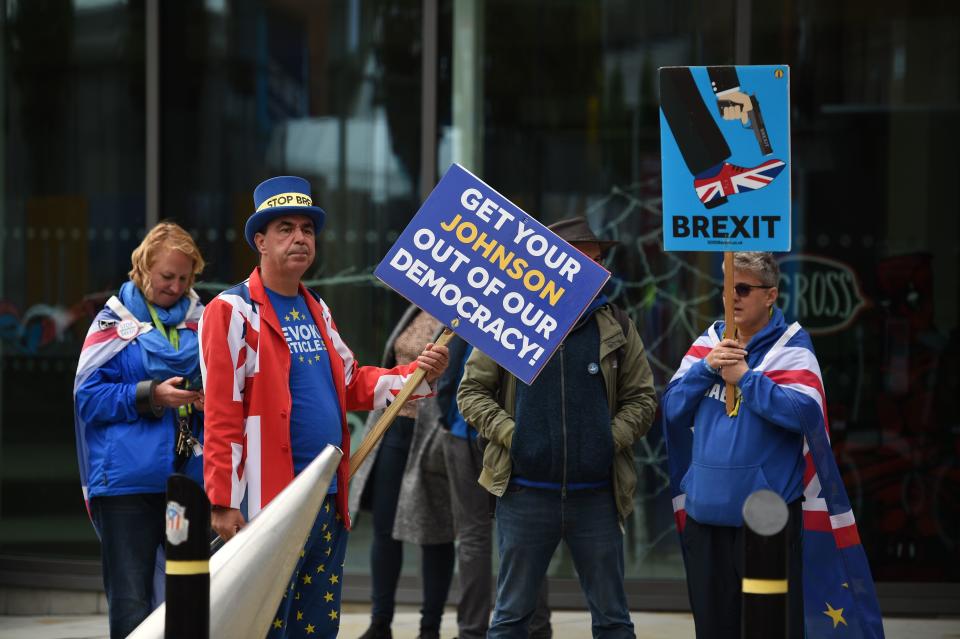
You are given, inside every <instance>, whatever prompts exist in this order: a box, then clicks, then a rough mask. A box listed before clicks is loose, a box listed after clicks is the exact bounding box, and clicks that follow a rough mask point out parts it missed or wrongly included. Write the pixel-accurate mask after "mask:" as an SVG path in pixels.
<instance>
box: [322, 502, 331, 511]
mask: <svg viewBox="0 0 960 639" xmlns="http://www.w3.org/2000/svg"><path fill="white" fill-rule="evenodd" d="M323 512H325V513H328V512H330V502H329V501H328V502H327V503H325V504H324V505H323Z"/></svg>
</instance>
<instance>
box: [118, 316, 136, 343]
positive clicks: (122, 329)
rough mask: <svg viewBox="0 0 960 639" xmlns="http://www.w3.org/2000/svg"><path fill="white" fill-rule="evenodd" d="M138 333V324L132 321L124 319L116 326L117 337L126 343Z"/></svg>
mask: <svg viewBox="0 0 960 639" xmlns="http://www.w3.org/2000/svg"><path fill="white" fill-rule="evenodd" d="M139 333H140V323H139V322H135V321H134V320H130V319H125V320H123V321H122V322H120V323H119V324H117V337H119V338H120V339H125V340H127V341H130V340H132V339H133V338H134V337H136V336H137V335H138V334H139Z"/></svg>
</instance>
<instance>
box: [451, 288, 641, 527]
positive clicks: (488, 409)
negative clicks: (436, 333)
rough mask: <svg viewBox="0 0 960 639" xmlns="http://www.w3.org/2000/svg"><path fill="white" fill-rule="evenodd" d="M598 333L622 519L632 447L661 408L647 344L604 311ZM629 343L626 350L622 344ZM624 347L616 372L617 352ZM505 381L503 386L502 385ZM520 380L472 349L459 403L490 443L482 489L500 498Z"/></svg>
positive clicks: (631, 476)
mask: <svg viewBox="0 0 960 639" xmlns="http://www.w3.org/2000/svg"><path fill="white" fill-rule="evenodd" d="M594 317H595V318H596V321H597V325H598V326H599V329H600V370H601V371H602V373H603V381H604V383H605V385H606V389H607V403H608V405H609V406H610V407H611V410H610V413H611V414H612V415H613V419H612V420H611V424H610V428H611V430H612V431H613V442H614V449H615V451H616V452H615V454H614V460H613V490H614V495H615V497H616V502H617V511H618V512H619V513H620V518H621V519H625V518H626V517H627V515H629V514H630V513H631V512H632V511H633V494H634V492H635V491H636V487H637V472H636V469H635V468H634V463H633V444H634V442H636V441H637V439H639V438H640V437H643V436H644V435H646V434H647V431H648V430H650V424H651V423H652V422H653V415H654V413H655V412H656V409H657V400H656V394H655V392H654V388H653V372H652V371H651V370H650V364H649V363H648V362H647V356H646V354H645V353H644V349H643V341H642V340H641V339H640V334H639V333H637V329H636V327H635V326H634V325H633V323H632V322H630V323H629V326H628V334H627V335H624V334H623V330H622V329H621V328H620V324H619V323H618V322H617V319H616V317H615V316H614V314H613V311H612V310H610V308H609V307H608V306H604V307H601V308H600V309H599V310H597V311H596V313H595V314H594ZM624 345H625V346H624ZM621 346H624V351H623V355H622V357H621V358H620V360H621V363H620V364H619V368H620V370H617V369H618V361H617V360H618V358H617V349H618V348H620V347H621ZM501 380H503V381H502V383H503V388H500V386H501ZM516 388H517V378H516V377H514V376H513V375H510V374H509V373H505V372H504V373H501V371H500V367H499V365H498V364H497V363H496V362H495V361H493V360H492V359H490V358H489V357H487V356H486V355H484V354H483V353H482V352H480V351H479V350H478V349H474V350H473V352H472V353H471V354H470V357H469V359H468V360H467V364H466V367H465V370H464V374H463V379H462V380H461V382H460V389H459V390H458V391H457V404H458V406H459V408H460V413H461V414H462V415H463V417H464V419H465V420H466V421H467V423H469V424H470V425H471V426H473V427H474V428H476V429H477V432H478V433H480V436H481V437H483V438H485V439H487V440H489V443H488V444H487V446H486V448H485V449H484V451H483V470H482V471H481V473H480V480H479V481H480V485H481V486H483V487H484V488H486V489H487V490H488V491H490V492H491V493H493V494H494V495H496V496H497V497H500V496H502V495H503V493H504V491H505V490H506V489H507V484H509V483H510V473H511V469H512V464H511V461H510V444H511V442H512V441H513V430H514V427H515V425H514V421H513V411H514V405H515V401H514V400H515V397H516Z"/></svg>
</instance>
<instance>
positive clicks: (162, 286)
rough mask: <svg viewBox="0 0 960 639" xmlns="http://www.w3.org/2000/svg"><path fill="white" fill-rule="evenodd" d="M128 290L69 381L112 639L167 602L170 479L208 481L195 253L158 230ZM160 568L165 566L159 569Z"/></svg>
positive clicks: (139, 256) (199, 262)
mask: <svg viewBox="0 0 960 639" xmlns="http://www.w3.org/2000/svg"><path fill="white" fill-rule="evenodd" d="M131 262H132V265H133V268H132V269H131V270H130V273H129V275H130V281H128V282H126V283H125V284H124V285H123V286H121V287H120V292H119V294H118V295H117V296H115V297H111V298H110V300H108V301H107V304H106V306H105V307H104V309H103V310H102V311H101V312H100V313H99V314H98V315H97V317H96V319H94V322H93V325H92V326H91V327H90V330H89V331H88V333H87V337H86V340H85V341H84V344H83V350H82V352H81V355H80V361H79V364H78V367H77V377H76V380H75V382H74V409H75V416H76V429H77V452H78V458H79V465H80V475H81V483H82V485H83V493H84V499H85V500H86V502H87V508H88V512H89V513H90V517H91V519H92V520H93V524H94V527H95V528H96V530H97V534H98V535H99V536H100V542H101V546H102V561H103V583H104V588H105V590H106V594H107V601H108V603H109V620H110V636H111V637H112V638H114V639H116V638H119V637H126V636H127V635H128V634H129V633H130V632H132V631H133V630H134V629H135V628H136V627H137V626H138V625H139V624H140V622H141V621H143V620H144V619H145V618H146V617H147V615H149V614H150V612H151V610H152V609H153V608H154V607H155V605H157V604H159V602H160V601H162V600H163V592H162V580H157V582H158V583H157V586H158V587H157V588H155V586H154V581H155V580H154V572H155V566H157V565H158V562H157V556H158V554H157V553H158V550H159V551H162V549H163V540H164V531H165V518H164V511H165V507H166V500H165V497H164V493H165V492H166V483H167V478H168V477H169V476H170V474H171V473H173V472H183V473H186V474H188V475H190V476H191V477H193V478H194V479H195V480H197V481H198V482H200V481H202V476H203V473H202V460H203V457H202V448H201V444H200V439H201V436H200V430H201V425H200V424H201V416H200V415H199V414H198V411H199V410H201V409H202V407H203V391H202V389H201V388H200V381H199V380H200V359H199V350H198V346H197V322H198V321H199V319H200V315H201V313H202V310H203V308H202V305H201V304H200V302H199V299H198V297H197V295H196V293H195V292H194V291H193V289H192V288H191V287H192V286H193V281H194V278H195V277H196V276H197V275H198V274H199V273H200V272H201V271H202V270H203V267H204V261H203V257H202V256H201V255H200V250H199V249H198V248H197V245H196V243H194V241H193V239H192V238H191V237H190V235H189V234H188V233H187V232H186V231H184V230H183V229H182V228H181V227H180V226H178V225H176V224H173V223H168V222H162V223H160V224H158V225H157V226H156V227H154V228H153V229H152V230H151V231H150V232H149V233H147V235H146V237H144V239H143V242H141V243H140V246H138V247H137V248H136V250H134V252H133V255H132V256H131ZM159 565H161V566H162V564H159Z"/></svg>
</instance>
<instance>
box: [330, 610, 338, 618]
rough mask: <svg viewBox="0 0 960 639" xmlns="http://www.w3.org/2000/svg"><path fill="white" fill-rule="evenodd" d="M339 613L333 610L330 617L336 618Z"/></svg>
mask: <svg viewBox="0 0 960 639" xmlns="http://www.w3.org/2000/svg"><path fill="white" fill-rule="evenodd" d="M338 615H339V613H338V612H337V611H336V610H331V611H330V618H331V619H336V618H337V616H338Z"/></svg>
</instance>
